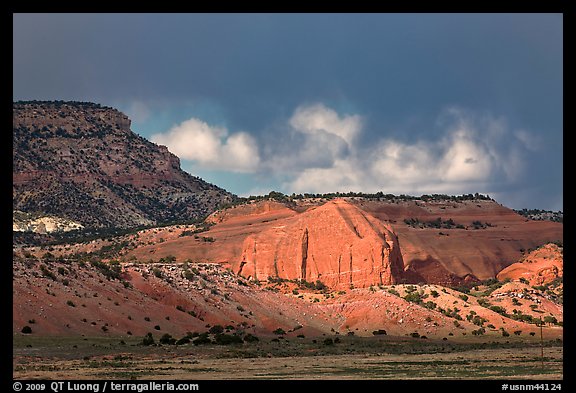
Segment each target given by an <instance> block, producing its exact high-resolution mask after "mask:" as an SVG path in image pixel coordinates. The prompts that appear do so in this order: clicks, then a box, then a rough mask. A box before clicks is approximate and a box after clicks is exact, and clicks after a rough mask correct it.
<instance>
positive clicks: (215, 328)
mask: <svg viewBox="0 0 576 393" xmlns="http://www.w3.org/2000/svg"><path fill="white" fill-rule="evenodd" d="M208 333H210V334H221V333H224V327H223V326H222V325H214V326H212V327H211V328H210V329H209V330H208Z"/></svg>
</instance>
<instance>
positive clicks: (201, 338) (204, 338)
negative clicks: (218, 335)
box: [192, 333, 212, 345]
mask: <svg viewBox="0 0 576 393" xmlns="http://www.w3.org/2000/svg"><path fill="white" fill-rule="evenodd" d="M192 344H194V345H204V344H212V340H210V338H209V337H208V333H201V334H200V335H198V337H196V339H195V340H194V341H192Z"/></svg>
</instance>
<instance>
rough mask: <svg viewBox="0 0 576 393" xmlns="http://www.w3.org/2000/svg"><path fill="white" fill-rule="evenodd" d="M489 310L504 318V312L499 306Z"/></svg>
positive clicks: (491, 307)
mask: <svg viewBox="0 0 576 393" xmlns="http://www.w3.org/2000/svg"><path fill="white" fill-rule="evenodd" d="M490 310H492V311H494V312H497V313H498V314H501V315H504V316H505V315H506V310H505V309H504V308H503V307H500V306H490Z"/></svg>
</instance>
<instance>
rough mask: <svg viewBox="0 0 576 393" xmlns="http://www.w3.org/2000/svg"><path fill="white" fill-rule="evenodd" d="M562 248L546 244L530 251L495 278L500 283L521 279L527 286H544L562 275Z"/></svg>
mask: <svg viewBox="0 0 576 393" xmlns="http://www.w3.org/2000/svg"><path fill="white" fill-rule="evenodd" d="M563 266H564V256H563V252H562V248H560V247H558V246H557V245H556V244H546V245H544V246H542V247H540V248H538V249H537V250H534V251H532V252H531V253H529V254H528V255H526V257H525V258H524V259H523V260H521V261H520V262H517V263H514V264H512V265H510V266H508V267H507V268H505V269H503V270H502V271H501V272H500V273H498V275H497V276H496V278H497V279H498V280H500V281H503V280H506V279H511V280H519V279H521V278H523V279H525V280H527V281H528V284H529V285H545V284H548V283H550V282H552V281H554V280H555V279H557V278H560V277H563V275H564V267H563Z"/></svg>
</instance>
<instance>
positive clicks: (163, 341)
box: [159, 333, 176, 345]
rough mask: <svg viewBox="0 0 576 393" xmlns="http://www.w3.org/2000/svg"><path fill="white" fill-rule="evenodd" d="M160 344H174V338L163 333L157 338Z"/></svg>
mask: <svg viewBox="0 0 576 393" xmlns="http://www.w3.org/2000/svg"><path fill="white" fill-rule="evenodd" d="M159 342H160V344H162V345H174V344H176V339H175V338H174V337H172V336H171V335H170V334H168V333H165V334H164V335H163V336H162V337H160V340H159Z"/></svg>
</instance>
